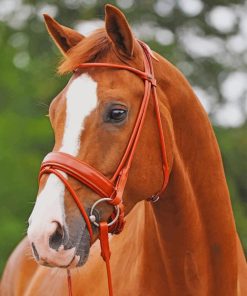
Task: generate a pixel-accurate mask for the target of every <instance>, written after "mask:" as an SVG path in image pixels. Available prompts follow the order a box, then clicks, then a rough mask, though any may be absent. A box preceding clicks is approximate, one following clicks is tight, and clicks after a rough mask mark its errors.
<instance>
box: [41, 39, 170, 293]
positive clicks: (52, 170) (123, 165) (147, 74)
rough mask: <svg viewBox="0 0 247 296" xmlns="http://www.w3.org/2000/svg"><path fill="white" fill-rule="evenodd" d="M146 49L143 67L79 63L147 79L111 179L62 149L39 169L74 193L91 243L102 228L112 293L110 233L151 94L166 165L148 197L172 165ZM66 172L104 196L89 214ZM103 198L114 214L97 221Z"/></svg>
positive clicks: (118, 226)
mask: <svg viewBox="0 0 247 296" xmlns="http://www.w3.org/2000/svg"><path fill="white" fill-rule="evenodd" d="M139 43H140V45H141V47H142V49H143V61H144V71H140V70H138V69H135V68H132V67H130V66H126V65H120V64H119V65H118V64H111V63H83V64H80V65H79V66H78V67H77V69H87V68H111V69H120V70H127V71H130V72H132V73H134V74H136V75H137V76H139V77H140V78H141V79H143V80H144V95H143V99H142V102H141V105H140V109H139V113H138V115H137V118H136V121H135V124H134V127H133V130H132V134H131V136H130V138H129V142H128V145H127V147H126V150H125V152H124V154H123V157H122V159H121V161H120V163H119V165H118V167H117V169H116V171H115V173H114V175H113V177H112V178H111V179H108V178H106V177H105V176H104V175H103V174H102V173H101V172H99V171H97V170H96V169H95V168H93V167H91V166H90V165H89V164H87V163H85V162H83V161H81V160H79V159H78V158H76V157H74V156H72V155H69V154H66V153H63V152H51V153H49V154H47V156H46V157H45V158H44V160H43V162H42V164H41V169H40V173H39V180H40V178H41V177H42V176H43V175H45V174H55V175H56V176H57V177H58V178H59V179H60V180H61V181H62V182H63V183H64V185H65V187H66V189H67V190H68V191H69V193H70V194H71V196H72V197H73V199H74V201H75V203H76V205H77V207H78V208H79V210H80V212H81V214H82V216H83V218H84V220H85V222H86V225H87V229H88V232H89V234H90V239H91V243H92V241H93V229H92V224H94V225H95V226H96V227H98V228H99V240H100V245H101V256H102V258H103V259H104V261H105V263H106V269H107V276H108V289H109V295H110V296H112V295H113V290H112V280H111V271H110V255H111V253H110V248H109V240H108V233H113V234H118V233H120V232H121V231H122V230H123V227H124V223H125V221H124V205H123V192H124V188H125V185H126V182H127V179H128V173H129V169H130V166H131V163H132V160H133V156H134V153H135V150H136V146H137V143H138V140H139V137H140V133H141V130H142V127H143V123H144V120H145V115H146V113H147V107H148V104H149V102H150V98H151V97H152V98H153V102H154V109H155V114H156V119H157V125H158V131H159V139H160V147H161V154H162V162H163V165H162V168H163V175H164V180H163V185H162V187H161V189H160V191H159V192H157V193H155V194H154V195H153V196H152V197H150V198H148V199H147V200H148V201H152V202H156V201H157V200H158V199H159V196H160V195H161V194H162V192H163V191H164V190H165V188H166V185H167V183H168V178H169V167H168V161H167V155H166V147H165V139H164V134H163V128H162V123H161V116H160V110H159V102H158V98H157V93H156V80H155V78H154V70H153V64H152V57H153V58H155V57H154V56H153V55H152V52H151V50H150V48H149V47H148V46H147V45H146V44H145V43H143V42H141V41H139ZM64 173H66V174H67V175H69V176H71V177H73V178H75V179H76V180H78V181H80V182H81V183H83V184H85V185H86V186H88V187H89V188H91V189H92V190H93V191H94V192H96V193H97V194H98V195H99V196H100V197H101V198H100V199H99V200H97V201H96V202H95V203H94V205H93V206H92V208H91V210H90V215H89V216H88V213H87V212H86V210H85V209H84V206H83V204H82V202H81V201H80V199H79V197H78V196H77V194H76V192H75V190H74V189H73V188H72V186H71V185H70V183H69V181H68V179H67V177H66V176H65V175H64ZM101 202H108V203H109V204H111V205H112V206H113V208H114V210H113V214H112V216H111V217H110V219H109V220H108V221H96V220H97V219H96V217H95V215H94V209H95V207H96V206H97V205H98V204H99V203H101ZM67 278H68V289H69V295H70V296H71V295H72V284H71V275H70V270H69V269H67Z"/></svg>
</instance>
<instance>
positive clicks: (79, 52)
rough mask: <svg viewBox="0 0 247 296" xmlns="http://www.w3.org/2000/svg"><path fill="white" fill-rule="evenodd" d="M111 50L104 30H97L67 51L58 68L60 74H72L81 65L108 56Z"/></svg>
mask: <svg viewBox="0 0 247 296" xmlns="http://www.w3.org/2000/svg"><path fill="white" fill-rule="evenodd" d="M110 48H111V41H110V39H109V38H108V36H107V33H106V30H105V29H104V28H102V29H98V30H95V31H94V32H93V33H92V34H91V35H89V36H88V37H86V38H84V39H83V40H82V41H80V42H79V43H78V44H77V45H76V46H74V47H72V48H71V49H70V50H68V51H67V53H66V57H65V58H63V60H62V62H61V64H60V65H59V67H58V73H59V74H65V73H69V72H72V71H73V70H74V69H75V68H76V67H77V66H78V65H79V64H81V63H90V62H95V61H97V60H98V59H99V58H102V57H104V56H106V54H107V52H109V49H110Z"/></svg>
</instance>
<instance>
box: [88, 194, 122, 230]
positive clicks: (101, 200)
mask: <svg viewBox="0 0 247 296" xmlns="http://www.w3.org/2000/svg"><path fill="white" fill-rule="evenodd" d="M111 200H112V199H111V198H110V197H104V198H100V199H98V200H97V201H96V202H95V203H94V204H93V206H92V208H91V210H90V216H89V219H90V221H91V222H92V223H93V224H94V225H95V226H97V227H99V223H98V222H96V217H95V215H94V214H93V211H94V209H95V208H96V206H97V205H98V204H99V203H101V202H103V201H111ZM114 209H115V210H116V217H115V218H114V219H113V220H112V221H111V222H110V223H107V225H108V227H109V226H112V225H113V224H114V223H115V222H117V220H118V217H119V214H120V209H119V206H118V205H115V206H114Z"/></svg>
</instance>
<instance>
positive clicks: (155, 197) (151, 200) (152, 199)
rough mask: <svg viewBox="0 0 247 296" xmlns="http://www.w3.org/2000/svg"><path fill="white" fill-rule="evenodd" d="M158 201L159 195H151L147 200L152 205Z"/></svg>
mask: <svg viewBox="0 0 247 296" xmlns="http://www.w3.org/2000/svg"><path fill="white" fill-rule="evenodd" d="M159 199H160V196H159V195H152V196H151V197H149V198H147V201H150V202H152V203H156V202H157V201H158V200H159Z"/></svg>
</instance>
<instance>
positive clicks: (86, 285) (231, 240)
mask: <svg viewBox="0 0 247 296" xmlns="http://www.w3.org/2000/svg"><path fill="white" fill-rule="evenodd" d="M45 21H46V25H47V28H48V32H49V34H50V35H51V37H52V38H53V40H54V41H55V43H56V45H57V46H58V48H59V49H60V51H61V52H62V54H63V55H64V57H65V58H64V61H63V63H62V64H61V65H60V67H59V72H60V73H65V72H72V71H74V69H75V68H76V67H77V66H78V65H79V64H82V63H90V62H91V63H92V62H93V63H100V62H101V63H102V62H104V63H111V64H118V65H128V66H131V67H133V68H135V69H139V70H141V71H143V70H144V66H143V53H142V48H141V45H140V43H139V42H138V41H137V40H136V39H135V38H134V36H133V33H132V31H131V29H130V27H129V25H128V22H127V20H126V18H125V16H124V15H123V14H122V12H120V11H119V10H118V9H117V8H115V7H113V6H111V5H107V6H106V17H105V29H100V30H97V31H95V32H94V33H92V34H91V35H90V36H89V37H84V36H82V35H81V34H79V33H78V32H76V31H74V30H72V29H69V28H67V27H64V26H62V25H60V24H59V23H57V22H56V21H55V20H54V19H52V18H51V17H49V16H47V15H45ZM152 56H153V57H152V63H153V67H154V73H155V78H156V80H157V97H158V101H159V108H160V113H161V121H162V127H163V133H164V137H165V143H166V155H167V161H168V167H169V168H170V177H169V182H168V184H167V186H166V189H165V191H164V192H163V193H162V194H161V196H160V199H159V200H158V201H157V202H155V203H150V202H146V199H147V198H149V197H150V196H152V195H153V194H154V193H155V192H157V191H159V190H160V188H161V187H162V184H163V178H164V177H163V168H162V158H161V147H160V139H159V130H158V127H157V121H156V116H155V112H154V103H153V101H150V104H149V105H148V109H147V114H146V118H145V122H144V126H143V129H142V132H141V135H140V139H139V142H138V145H137V148H136V152H135V155H134V159H133V162H132V165H131V168H130V172H129V177H128V180H127V184H126V187H125V190H124V195H123V203H124V206H125V214H126V215H127V217H126V224H125V228H124V230H123V232H122V233H121V234H120V235H118V236H116V235H114V236H112V237H111V239H110V247H111V251H112V257H111V268H112V278H113V279H112V281H113V290H114V295H120V296H124V295H156V296H157V295H182V296H183V295H196V296H199V295H217V296H218V295H224V296H226V295H227V296H232V295H247V268H246V262H245V257H244V253H243V250H242V247H241V244H240V241H239V238H238V234H237V232H236V227H235V223H234V218H233V213H232V208H231V203H230V198H229V192H228V189H227V184H226V180H225V175H224V170H223V166H222V160H221V156H220V151H219V148H218V145H217V141H216V138H215V135H214V133H213V129H212V127H211V125H210V122H209V120H208V117H207V115H206V113H205V111H204V110H203V108H202V106H201V104H200V102H199V101H198V99H197V98H196V96H195V94H194V93H193V91H192V89H191V87H190V85H189V83H188V82H187V81H186V79H185V78H184V77H183V75H182V74H181V73H180V72H179V71H178V70H177V69H176V68H175V67H174V66H173V65H171V64H170V63H169V62H168V61H167V60H165V59H164V58H162V57H161V56H160V55H158V54H157V53H152ZM143 93H144V83H143V80H142V79H140V77H138V76H137V75H135V74H134V73H132V72H130V71H126V70H123V69H110V68H96V67H95V68H94V67H90V68H89V69H80V70H77V71H75V72H74V74H73V76H72V78H71V79H70V81H69V83H68V85H67V86H66V87H65V89H64V90H63V91H62V92H61V93H60V94H59V95H57V97H56V98H55V99H54V100H53V102H52V103H51V106H50V110H49V117H50V121H51V125H52V128H53V130H54V134H55V146H54V150H53V151H55V152H57V151H59V152H63V153H67V154H70V155H72V156H73V157H76V158H77V159H79V160H82V161H84V162H86V163H87V164H89V165H91V166H92V167H94V168H96V169H97V170H98V171H99V172H101V173H102V174H104V176H106V177H108V178H110V177H111V176H112V175H113V174H114V172H115V170H116V168H117V166H118V163H119V161H120V160H121V157H122V155H123V154H124V151H125V149H126V145H127V143H128V139H129V137H130V136H131V133H132V130H133V126H134V124H135V121H136V117H137V116H138V111H139V107H140V105H141V102H142V98H143ZM62 174H63V176H64V178H65V179H66V180H68V182H69V183H70V185H71V186H72V187H73V189H74V191H75V192H76V194H77V196H78V197H79V199H80V202H81V203H82V204H83V206H84V207H85V209H86V211H87V213H89V212H88V210H89V209H90V208H91V207H92V205H93V204H94V203H95V201H97V200H98V199H99V195H98V194H97V193H96V192H94V191H93V190H91V189H90V188H89V187H87V186H86V185H84V184H82V183H81V182H79V181H78V180H76V179H75V178H72V177H68V176H67V175H66V174H64V173H62ZM97 209H98V211H97V213H96V214H95V215H96V216H97V215H98V216H97V219H100V220H103V221H107V219H108V218H109V217H110V216H111V215H112V206H111V205H109V204H107V203H101V204H100V205H98V207H97ZM98 237H99V232H98V230H97V228H95V227H94V228H93V242H94V244H93V245H92V246H91V247H90V236H89V231H88V228H87V227H86V222H85V219H84V218H83V217H82V216H81V213H80V211H79V209H78V207H77V205H76V203H75V202H74V200H73V199H72V198H71V196H70V192H69V191H68V190H67V188H66V187H65V186H64V184H63V183H62V182H61V180H60V179H59V178H58V177H57V176H55V175H54V174H50V175H46V176H42V178H41V182H40V188H39V193H38V198H37V201H36V204H35V206H34V209H33V212H32V214H31V217H30V219H29V228H28V239H27V238H25V239H24V240H23V241H22V242H21V243H20V244H19V246H18V247H17V248H16V249H15V251H14V252H13V254H12V255H11V257H10V259H9V261H8V263H7V266H6V268H5V271H4V274H3V278H2V281H1V295H2V296H9V295H16V296H17V295H21V296H24V295H25V296H33V295H35V296H41V295H42V296H43V295H67V294H68V290H67V278H66V276H67V275H66V269H64V268H61V267H66V268H71V269H70V270H71V275H72V287H73V295H90V296H92V295H100V296H101V295H107V294H108V289H107V278H106V272H105V266H104V262H103V260H102V259H101V258H100V250H99V243H98V240H97V239H98ZM28 240H29V242H28ZM31 249H32V251H31ZM89 250H90V256H89ZM32 253H33V256H34V257H35V260H36V262H35V261H34V260H32V259H31V254H32ZM42 265H43V266H42ZM47 266H49V267H53V268H49V267H47ZM75 266H76V267H77V268H72V267H75Z"/></svg>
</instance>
